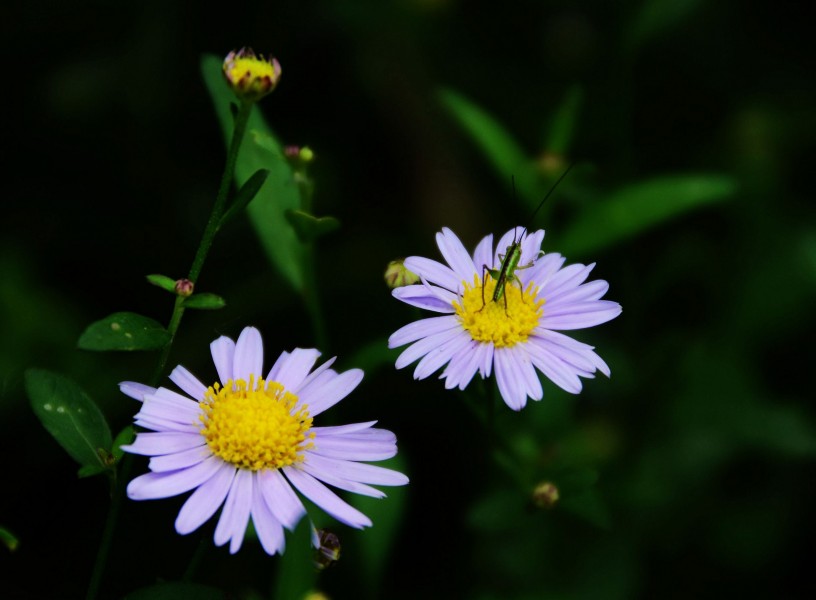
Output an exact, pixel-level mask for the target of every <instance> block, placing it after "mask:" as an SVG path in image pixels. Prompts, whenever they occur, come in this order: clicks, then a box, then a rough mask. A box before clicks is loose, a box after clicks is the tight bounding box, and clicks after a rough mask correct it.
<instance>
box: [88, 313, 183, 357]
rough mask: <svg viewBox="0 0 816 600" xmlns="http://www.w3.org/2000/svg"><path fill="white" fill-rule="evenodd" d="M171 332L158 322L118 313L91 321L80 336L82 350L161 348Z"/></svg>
mask: <svg viewBox="0 0 816 600" xmlns="http://www.w3.org/2000/svg"><path fill="white" fill-rule="evenodd" d="M169 341H170V334H169V333H168V332H167V330H166V329H165V328H164V327H162V326H161V324H160V323H158V322H157V321H154V320H153V319H151V318H149V317H143V316H142V315H137V314H136V313H130V312H118V313H113V314H112V315H110V316H109V317H105V318H104V319H102V320H100V321H96V322H95V323H91V324H90V325H89V326H88V328H87V329H86V330H85V331H84V332H83V333H82V335H81V336H79V341H78V342H77V346H78V347H79V348H81V349H82V350H95V351H107V350H124V351H131V350H161V349H162V348H164V346H165V344H167V342H169Z"/></svg>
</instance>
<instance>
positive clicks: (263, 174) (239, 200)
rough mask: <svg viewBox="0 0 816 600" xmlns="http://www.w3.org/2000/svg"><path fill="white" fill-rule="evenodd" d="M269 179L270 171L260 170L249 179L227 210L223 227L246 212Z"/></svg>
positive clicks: (222, 222)
mask: <svg viewBox="0 0 816 600" xmlns="http://www.w3.org/2000/svg"><path fill="white" fill-rule="evenodd" d="M267 177H269V169H258V170H257V171H255V172H254V173H253V174H252V177H250V178H249V179H247V181H246V183H244V185H242V186H241V189H240V190H238V193H236V194H235V198H234V199H233V201H232V204H231V205H230V207H229V208H228V209H227V212H226V213H224V216H223V217H221V224H222V225H223V224H224V223H226V222H227V221H229V220H230V219H232V218H233V217H234V216H235V215H237V214H238V213H240V212H241V211H242V210H244V209H245V208H246V207H247V205H248V204H249V203H250V202H252V200H253V199H254V198H255V196H257V195H258V192H259V191H260V189H261V187H263V184H264V183H265V182H266V178H267Z"/></svg>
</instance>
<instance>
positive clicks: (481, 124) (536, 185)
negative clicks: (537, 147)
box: [439, 89, 541, 208]
mask: <svg viewBox="0 0 816 600" xmlns="http://www.w3.org/2000/svg"><path fill="white" fill-rule="evenodd" d="M439 101H440V102H441V103H442V106H444V107H445V108H446V109H447V110H448V112H449V113H450V114H451V115H452V116H453V117H454V118H455V119H456V121H457V123H459V125H460V126H461V127H462V129H464V130H465V132H466V133H467V134H468V135H469V136H470V137H471V139H472V140H473V141H474V142H475V143H476V145H477V146H478V147H479V149H480V150H481V151H482V154H484V156H485V158H487V160H488V162H489V163H490V164H491V166H493V168H494V169H495V170H496V173H498V175H499V176H500V177H501V179H502V181H504V182H506V185H508V186H509V185H510V181H511V179H512V178H514V179H515V185H516V188H517V189H518V192H519V194H520V195H521V196H522V198H524V199H525V201H526V202H527V205H528V207H530V208H534V207H535V206H534V205H535V203H536V202H537V201H536V200H535V199H536V198H537V197H538V196H540V195H541V194H540V192H541V182H540V181H539V178H538V176H537V174H536V172H535V170H534V168H533V166H532V164H531V162H530V160H529V158H528V157H527V154H526V153H525V152H524V150H523V149H522V148H521V146H520V145H519V144H518V143H517V142H516V140H515V139H514V138H513V136H512V135H510V133H509V132H508V131H507V130H506V129H505V128H504V126H502V125H501V124H500V123H499V122H498V121H497V120H496V119H495V118H494V117H493V116H491V115H490V114H489V113H488V112H487V111H485V110H484V109H483V108H481V107H479V106H477V105H476V104H475V103H474V102H472V101H471V100H469V99H467V98H465V97H464V96H463V95H461V94H459V93H457V92H454V91H453V90H449V89H443V90H440V91H439Z"/></svg>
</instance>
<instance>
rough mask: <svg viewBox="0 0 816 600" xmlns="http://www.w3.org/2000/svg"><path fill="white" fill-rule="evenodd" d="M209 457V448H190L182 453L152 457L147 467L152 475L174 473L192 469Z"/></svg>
mask: <svg viewBox="0 0 816 600" xmlns="http://www.w3.org/2000/svg"><path fill="white" fill-rule="evenodd" d="M211 455H212V451H211V450H210V448H209V446H199V447H198V448H190V449H189V450H184V451H182V452H174V453H173V454H164V455H162V456H154V457H152V458H151V459H150V462H149V463H148V467H149V468H150V470H151V471H153V472H154V473H161V472H163V471H176V470H178V469H186V468H188V467H192V466H193V465H196V464H198V463H200V462H201V461H203V460H204V459H206V458H207V457H208V456H211Z"/></svg>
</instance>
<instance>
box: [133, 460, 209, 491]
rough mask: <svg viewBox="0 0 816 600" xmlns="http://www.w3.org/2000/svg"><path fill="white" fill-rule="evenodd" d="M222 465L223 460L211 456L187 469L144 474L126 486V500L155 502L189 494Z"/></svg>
mask: <svg viewBox="0 0 816 600" xmlns="http://www.w3.org/2000/svg"><path fill="white" fill-rule="evenodd" d="M223 464H224V461H223V460H221V459H220V458H218V457H217V456H211V457H210V458H208V459H206V460H204V461H202V462H200V463H198V464H196V465H193V466H192V467H190V468H189V469H181V470H179V471H170V472H168V473H146V474H145V475H141V476H139V477H137V478H136V479H134V480H133V481H131V482H130V483H129V484H128V487H127V495H128V498H130V499H131V500H155V499H157V498H169V497H171V496H177V495H178V494H183V493H184V492H189V491H190V490H191V489H193V488H194V487H198V486H199V485H201V484H202V483H204V482H205V481H207V480H208V479H209V478H210V477H212V476H213V475H215V473H216V472H217V471H218V469H219V468H220V467H221V466H222V465H223Z"/></svg>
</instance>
